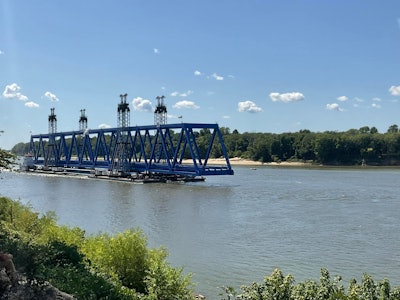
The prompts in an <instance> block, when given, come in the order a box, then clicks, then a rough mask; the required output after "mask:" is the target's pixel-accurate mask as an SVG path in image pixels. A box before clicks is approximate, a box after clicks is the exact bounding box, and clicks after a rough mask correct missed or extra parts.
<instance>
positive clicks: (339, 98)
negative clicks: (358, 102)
mask: <svg viewBox="0 0 400 300" xmlns="http://www.w3.org/2000/svg"><path fill="white" fill-rule="evenodd" d="M337 100H338V101H341V102H344V101H347V100H349V98H347V97H346V96H340V97H337Z"/></svg>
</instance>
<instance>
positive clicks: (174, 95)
mask: <svg viewBox="0 0 400 300" xmlns="http://www.w3.org/2000/svg"><path fill="white" fill-rule="evenodd" d="M193 93H194V92H193V91H191V90H188V91H187V92H183V93H180V92H178V91H175V92H172V93H171V94H170V95H171V96H172V97H177V96H179V97H188V96H190V95H192V94H193Z"/></svg>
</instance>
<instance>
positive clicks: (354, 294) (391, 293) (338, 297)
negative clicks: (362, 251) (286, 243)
mask: <svg viewBox="0 0 400 300" xmlns="http://www.w3.org/2000/svg"><path fill="white" fill-rule="evenodd" d="M241 290H242V293H241V294H239V295H238V293H237V292H236V291H235V290H234V289H233V288H227V289H225V296H226V298H223V299H228V300H232V299H238V300H239V299H240V300H398V299H400V298H399V295H400V288H398V287H397V288H395V289H393V290H391V287H390V283H389V280H387V279H384V280H382V281H380V282H378V283H376V284H375V282H374V281H373V279H372V277H371V276H370V275H368V274H364V275H363V277H362V280H361V285H359V284H357V281H356V280H355V279H351V280H350V283H349V286H348V289H347V293H346V291H345V288H344V287H343V285H342V284H341V277H340V276H337V277H335V278H334V279H333V280H331V278H330V274H329V272H328V270H327V269H324V268H323V269H321V277H320V279H319V282H316V281H314V280H306V281H305V282H300V283H298V284H295V280H294V278H293V277H292V276H291V275H290V274H288V275H286V276H283V274H282V272H281V271H280V270H279V269H275V270H274V271H273V272H272V274H271V276H266V277H265V278H264V281H263V282H262V283H256V282H254V283H252V284H250V285H249V286H243V287H241Z"/></svg>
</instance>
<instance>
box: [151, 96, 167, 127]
mask: <svg viewBox="0 0 400 300" xmlns="http://www.w3.org/2000/svg"><path fill="white" fill-rule="evenodd" d="M156 99H157V106H156V109H155V110H154V125H157V126H159V125H165V124H167V106H166V105H165V104H164V99H165V96H157V97H156Z"/></svg>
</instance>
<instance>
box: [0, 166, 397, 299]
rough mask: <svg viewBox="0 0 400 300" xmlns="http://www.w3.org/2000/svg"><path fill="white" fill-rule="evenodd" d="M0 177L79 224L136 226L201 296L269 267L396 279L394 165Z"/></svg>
mask: <svg viewBox="0 0 400 300" xmlns="http://www.w3.org/2000/svg"><path fill="white" fill-rule="evenodd" d="M0 177H1V180H0V195H2V196H8V197H11V198H13V199H20V200H21V201H22V202H23V203H27V204H30V205H31V206H32V207H33V209H34V210H36V211H38V212H40V213H44V212H46V211H55V212H56V214H57V216H58V221H59V223H60V224H63V225H64V224H65V225H70V226H78V227H80V228H82V229H84V230H85V231H86V232H87V233H88V234H95V233H98V232H108V233H111V234H113V233H117V232H121V231H124V230H126V229H129V228H140V229H142V230H143V232H144V233H145V234H146V236H147V237H148V240H149V246H150V247H158V246H160V245H164V246H165V247H166V248H167V249H168V251H169V254H170V255H169V257H168V261H169V262H170V263H171V264H172V265H173V266H176V267H184V271H185V272H190V273H193V276H192V280H193V281H194V282H195V283H196V291H198V292H201V293H203V294H205V295H206V296H207V297H208V299H220V298H219V297H218V294H219V292H220V291H221V289H220V287H222V286H234V287H239V286H240V285H242V284H246V285H248V284H250V283H251V282H253V281H258V282H261V281H262V279H263V277H264V276H265V275H270V274H271V273H272V271H273V270H274V268H280V269H281V270H282V272H283V273H284V275H286V274H288V273H291V274H292V275H293V276H294V278H295V279H296V282H299V281H304V280H306V279H314V280H318V279H319V276H320V268H322V267H325V268H327V269H328V270H329V272H330V274H331V276H332V277H333V276H335V275H341V276H342V277H343V283H344V285H345V286H347V284H348V281H349V279H350V278H356V279H357V280H359V279H360V278H361V276H362V274H363V273H364V272H367V273H368V274H370V275H372V276H373V278H374V280H382V279H383V278H385V277H386V278H388V279H389V280H390V282H391V284H392V286H399V285H400V195H399V192H400V168H398V169H370V168H363V169H361V168H360V169H333V168H332V169H331V168H327V169H308V168H306V169H303V168H274V167H259V168H257V170H252V169H250V168H249V167H236V168H235V175H234V176H219V177H208V178H207V180H206V181H205V182H197V183H185V184H176V183H171V184H158V183H155V184H132V183H122V182H109V181H102V180H91V179H79V178H63V177H50V176H39V175H27V174H23V173H10V172H3V173H1V174H0Z"/></svg>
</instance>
